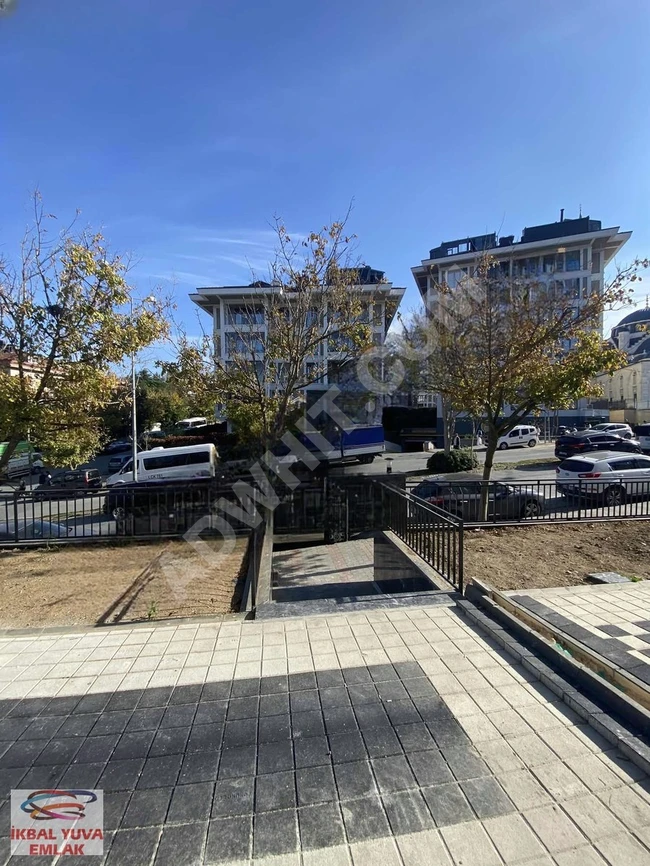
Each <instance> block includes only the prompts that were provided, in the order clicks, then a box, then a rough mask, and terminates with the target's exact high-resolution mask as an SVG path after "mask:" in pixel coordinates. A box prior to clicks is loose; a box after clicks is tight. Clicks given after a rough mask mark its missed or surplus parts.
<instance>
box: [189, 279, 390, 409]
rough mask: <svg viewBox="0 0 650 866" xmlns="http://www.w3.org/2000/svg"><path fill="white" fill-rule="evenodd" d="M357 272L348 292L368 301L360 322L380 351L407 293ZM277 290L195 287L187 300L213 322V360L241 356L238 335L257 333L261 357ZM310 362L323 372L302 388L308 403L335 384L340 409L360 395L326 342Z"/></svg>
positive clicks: (259, 284) (348, 369)
mask: <svg viewBox="0 0 650 866" xmlns="http://www.w3.org/2000/svg"><path fill="white" fill-rule="evenodd" d="M358 273H359V280H360V281H361V282H360V285H355V286H351V287H350V291H354V292H359V293H360V295H361V296H362V298H363V297H364V296H367V298H368V300H367V302H364V303H363V307H364V310H363V312H362V314H361V317H360V318H359V321H360V322H363V323H368V324H371V325H372V332H373V333H372V339H373V343H374V345H378V346H381V345H383V344H384V341H385V339H386V334H387V333H388V329H389V327H390V325H391V322H392V321H393V318H394V316H395V314H396V312H397V308H398V307H399V304H400V302H401V300H402V297H403V295H404V292H405V291H406V289H405V288H398V287H396V286H393V284H392V283H389V282H386V281H385V279H384V272H383V271H377V270H375V269H373V268H370V267H368V266H364V267H362V268H360V269H359V271H358ZM280 291H281V287H280V286H278V285H272V284H270V283H265V282H255V283H252V284H251V285H248V286H208V287H204V288H197V289H196V291H195V292H194V293H192V294H191V295H190V298H191V299H192V300H193V301H194V303H195V304H196V305H197V306H198V307H200V308H201V309H202V310H204V311H205V312H207V313H208V314H209V315H210V316H211V317H212V336H213V341H214V352H215V357H217V358H219V359H220V360H222V361H223V362H224V363H225V364H227V363H228V361H229V360H230V358H231V356H232V355H233V354H235V353H237V352H238V351H239V352H241V351H242V349H243V348H244V347H242V346H240V345H239V343H240V342H241V341H242V336H241V335H242V332H243V331H252V332H253V333H255V334H256V335H257V334H259V346H260V352H263V347H264V343H265V338H266V334H267V328H268V323H267V321H266V315H265V301H266V300H268V299H269V298H270V297H271V296H272V295H274V294H277V293H278V292H280ZM250 345H251V344H250V340H247V348H250ZM310 363H311V364H317V365H318V367H319V371H320V370H323V371H324V375H323V376H322V377H321V378H319V380H318V381H317V382H314V383H313V384H310V385H308V386H307V388H306V391H307V392H309V393H308V395H307V402H311V401H312V400H315V399H318V396H319V395H320V394H322V392H323V391H324V390H326V389H327V388H328V387H329V386H330V385H332V384H337V385H339V387H340V388H341V390H342V392H343V394H342V398H343V399H342V401H341V405H342V407H343V404H344V403H345V394H346V392H347V393H350V392H355V393H357V392H359V393H360V391H361V390H362V389H361V387H360V383H359V382H358V381H357V380H356V379H355V377H354V374H353V373H352V372H351V367H352V366H353V365H350V363H349V359H348V363H345V364H344V363H343V361H342V355H341V352H340V351H336V348H335V347H334V346H332V345H331V344H330V343H329V342H328V340H326V339H323V341H322V343H321V344H320V345H319V346H318V354H317V355H315V356H314V357H313V358H312V359H306V364H307V365H309V364H310ZM374 414H376V413H374ZM355 420H358V421H359V422H360V423H366V422H368V421H370V420H376V418H374V417H373V418H369V417H368V413H364V414H363V417H358V418H355Z"/></svg>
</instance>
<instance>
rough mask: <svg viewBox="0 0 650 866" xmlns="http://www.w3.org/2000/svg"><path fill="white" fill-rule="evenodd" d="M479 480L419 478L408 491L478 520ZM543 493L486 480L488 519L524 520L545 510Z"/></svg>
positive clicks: (470, 518)
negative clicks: (487, 484)
mask: <svg viewBox="0 0 650 866" xmlns="http://www.w3.org/2000/svg"><path fill="white" fill-rule="evenodd" d="M481 485H482V482H481V481H478V480H468V481H434V480H427V481H422V482H420V484H418V485H417V486H416V487H414V488H413V490H412V491H411V492H412V493H413V495H414V496H419V497H420V498H421V499H425V500H426V501H427V502H430V503H431V504H432V505H437V506H438V507H439V508H444V510H445V511H449V512H451V513H452V514H455V515H456V516H457V517H461V518H462V519H463V520H478V519H479V510H480V503H481ZM544 504H545V500H544V496H543V495H542V494H541V493H540V492H539V491H537V490H535V489H533V488H532V487H519V486H512V485H510V484H502V483H501V482H499V481H490V482H489V492H488V520H523V519H525V518H527V517H537V516H538V515H539V514H542V512H543V511H544Z"/></svg>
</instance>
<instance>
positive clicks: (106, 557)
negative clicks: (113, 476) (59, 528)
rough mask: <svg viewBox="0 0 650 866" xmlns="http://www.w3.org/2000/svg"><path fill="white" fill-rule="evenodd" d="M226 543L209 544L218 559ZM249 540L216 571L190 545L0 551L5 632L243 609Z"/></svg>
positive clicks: (0, 612)
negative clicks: (9, 629)
mask: <svg viewBox="0 0 650 866" xmlns="http://www.w3.org/2000/svg"><path fill="white" fill-rule="evenodd" d="M220 541H221V540H220V539H219V540H217V539H215V540H214V541H213V542H211V541H210V540H207V541H206V544H207V545H208V547H209V549H210V550H211V551H212V552H213V553H217V552H219V551H220V549H221V544H220ZM247 544H248V539H246V538H242V539H238V540H237V542H236V546H235V549H234V550H233V551H232V552H230V553H228V554H225V553H224V555H223V556H219V557H216V558H215V563H214V564H213V565H210V564H209V563H207V562H206V561H205V560H204V559H203V558H202V557H201V556H199V555H198V554H197V553H196V551H195V550H194V548H193V547H191V546H190V545H189V544H187V543H186V542H184V541H180V540H179V541H176V540H174V541H165V542H157V543H152V542H142V543H131V544H124V545H105V544H96V545H93V546H90V545H85V546H79V547H72V546H70V547H51V548H43V549H40V550H29V551H18V550H8V551H0V628H28V627H41V626H56V625H81V624H85V625H95V624H100V625H101V624H107V623H116V622H132V621H137V620H146V619H161V618H164V617H181V616H199V615H200V616H205V615H212V614H225V613H229V612H232V611H233V610H237V607H238V605H239V597H240V595H241V588H242V581H241V580H239V578H242V579H243V577H244V576H245V570H246V565H247V563H246V548H247Z"/></svg>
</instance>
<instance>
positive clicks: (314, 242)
mask: <svg viewBox="0 0 650 866" xmlns="http://www.w3.org/2000/svg"><path fill="white" fill-rule="evenodd" d="M276 233H277V239H278V246H277V253H276V256H275V259H274V261H273V262H272V263H271V264H270V266H269V267H270V282H267V283H263V282H259V281H258V282H254V283H253V284H252V285H251V293H250V296H248V297H246V298H245V299H244V301H243V302H242V303H241V305H240V306H239V308H238V310H237V312H236V315H235V316H233V318H232V320H231V321H230V322H229V323H228V330H229V332H230V335H229V345H227V346H226V350H227V356H228V358H227V360H223V358H222V356H221V353H220V352H216V353H215V352H214V350H213V347H212V345H211V343H210V342H209V340H208V339H207V338H205V339H204V340H203V341H202V342H201V343H190V342H188V341H187V340H181V341H180V344H179V350H178V355H177V358H176V359H174V361H173V362H171V363H165V364H163V365H162V369H163V372H164V375H165V376H166V377H167V378H169V379H170V380H172V381H175V382H179V383H182V386H183V387H184V388H185V389H186V390H187V392H192V393H193V394H195V395H200V401H199V402H201V403H204V405H205V407H206V413H207V410H208V404H210V406H211V407H212V408H214V405H215V404H220V405H221V406H223V408H224V411H225V415H226V416H227V417H228V419H229V420H230V421H231V422H232V423H233V425H234V427H235V429H236V431H237V433H238V434H239V435H240V437H241V438H242V439H243V440H246V441H248V442H249V443H250V444H251V445H252V446H253V448H254V449H255V450H257V451H259V452H261V451H264V450H265V449H267V448H268V447H269V446H271V445H273V444H275V443H276V442H277V441H278V440H279V439H280V437H281V436H282V434H283V433H284V432H285V431H286V430H287V429H288V428H289V427H290V426H291V425H292V424H293V423H294V422H295V421H296V420H297V418H298V416H299V415H300V414H301V413H302V411H303V408H304V401H305V389H306V388H307V387H308V386H309V385H313V384H315V383H318V382H323V380H324V378H325V376H327V377H328V379H329V381H330V383H331V381H332V379H334V378H335V377H338V378H339V380H340V379H342V378H344V377H346V376H348V375H353V374H354V363H353V361H354V359H355V358H356V357H358V355H359V353H360V352H361V351H363V349H364V348H366V347H367V346H369V345H371V344H372V329H373V324H374V317H375V307H374V303H373V293H372V292H369V291H368V290H364V291H362V290H361V289H360V287H359V282H360V279H361V277H360V272H359V268H358V267H352V266H351V265H350V246H351V240H352V239H351V238H350V237H348V236H346V234H345V222H334V223H332V224H331V225H329V226H325V227H324V228H323V229H322V230H321V231H320V232H312V233H311V234H309V235H308V236H307V237H306V238H304V239H303V238H300V239H298V240H294V239H292V238H291V237H290V235H289V233H288V232H287V230H286V228H285V226H284V225H283V223H282V222H281V221H279V220H278V221H277V222H276ZM364 278H365V277H364ZM378 288H379V286H378ZM324 346H327V347H328V354H329V358H326V357H325V353H324V351H323V348H324ZM332 355H334V358H333V357H332Z"/></svg>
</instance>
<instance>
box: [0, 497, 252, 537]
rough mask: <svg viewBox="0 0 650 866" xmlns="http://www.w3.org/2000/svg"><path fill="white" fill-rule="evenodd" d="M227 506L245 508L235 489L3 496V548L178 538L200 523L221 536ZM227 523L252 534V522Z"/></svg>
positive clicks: (231, 519) (0, 525) (0, 530)
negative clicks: (222, 513) (224, 503)
mask: <svg viewBox="0 0 650 866" xmlns="http://www.w3.org/2000/svg"><path fill="white" fill-rule="evenodd" d="M223 500H225V501H228V502H230V503H232V504H233V506H234V507H236V506H237V505H238V504H239V500H238V497H237V496H236V494H235V493H234V491H233V486H232V484H222V483H219V484H215V483H206V484H204V483H201V482H195V483H189V484H184V485H178V484H177V485H173V486H172V485H150V486H147V485H146V484H145V485H140V486H139V487H138V488H133V487H128V488H127V487H114V488H99V489H93V490H88V491H83V492H79V491H78V490H77V491H75V490H69V489H57V488H54V487H52V488H49V489H48V490H46V491H36V492H33V493H29V492H26V491H25V492H21V491H15V492H14V493H12V494H9V495H5V496H0V546H7V545H9V546H12V545H20V546H23V545H25V546H29V545H33V544H36V543H39V544H42V543H43V542H44V541H47V542H48V543H60V542H71V541H81V540H83V541H106V540H109V539H113V538H143V539H144V538H157V537H174V536H180V535H183V534H185V533H186V532H187V531H188V530H189V529H190V528H191V527H192V526H194V525H195V524H197V522H198V521H202V522H201V524H200V526H201V531H202V532H205V531H207V532H209V531H210V529H211V528H213V529H214V530H215V531H218V523H217V517H218V515H219V514H220V509H219V505H218V503H219V502H220V501H223ZM226 517H227V520H228V523H230V525H231V526H232V528H233V529H234V530H235V531H243V530H246V529H248V528H250V522H246V521H245V520H244V521H242V520H239V519H237V517H236V516H234V517H233V516H232V514H228V515H226Z"/></svg>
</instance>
